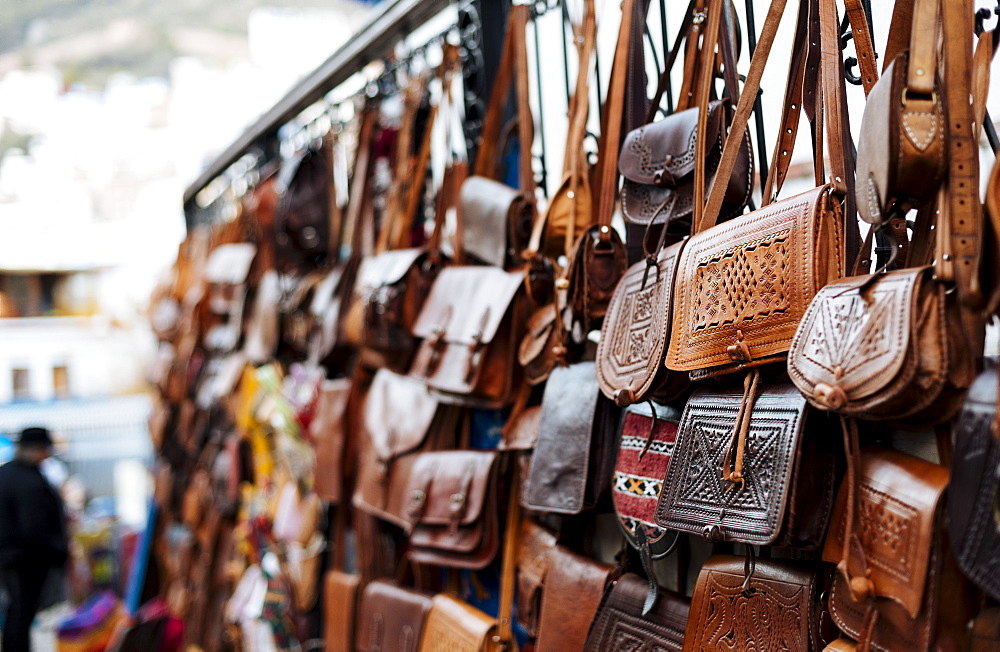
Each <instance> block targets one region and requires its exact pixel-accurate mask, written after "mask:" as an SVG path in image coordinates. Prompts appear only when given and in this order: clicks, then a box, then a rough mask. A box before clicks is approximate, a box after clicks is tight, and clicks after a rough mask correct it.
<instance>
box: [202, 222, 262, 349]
mask: <svg viewBox="0 0 1000 652" xmlns="http://www.w3.org/2000/svg"><path fill="white" fill-rule="evenodd" d="M256 256H257V247H255V246H254V245H252V244H250V243H248V242H243V243H234V244H224V245H219V246H218V247H216V248H215V249H213V250H212V253H211V254H209V256H208V261H207V262H206V263H205V277H204V278H205V283H206V286H205V299H204V304H203V305H204V307H205V310H204V313H203V315H202V320H201V321H202V329H203V332H204V335H203V337H202V345H203V346H204V347H205V348H206V349H207V350H209V351H212V352H214V353H228V352H230V351H233V350H235V349H236V347H237V346H239V344H240V341H241V339H242V337H243V320H244V312H245V308H246V298H247V290H248V277H249V276H250V268H251V267H252V266H253V262H254V260H255V258H256Z"/></svg>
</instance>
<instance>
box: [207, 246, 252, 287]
mask: <svg viewBox="0 0 1000 652" xmlns="http://www.w3.org/2000/svg"><path fill="white" fill-rule="evenodd" d="M256 255H257V247H256V246H255V245H252V244H250V243H249V242H240V243H234V244H224V245H219V246H218V247H216V248H215V249H213V250H212V253H210V254H209V255H208V262H206V263H205V281H206V282H208V283H218V284H225V285H239V284H241V283H245V282H246V280H247V276H248V275H249V274H250V266H251V265H252V264H253V259H254V256H256Z"/></svg>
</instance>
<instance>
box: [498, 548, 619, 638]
mask: <svg viewBox="0 0 1000 652" xmlns="http://www.w3.org/2000/svg"><path fill="white" fill-rule="evenodd" d="M548 558H549V572H548V574H547V575H546V581H545V589H544V591H543V592H542V604H541V620H540V622H539V626H538V640H537V641H536V643H535V650H537V652H558V651H560V650H582V649H583V646H584V644H585V643H586V641H587V633H588V632H589V630H590V625H591V623H592V622H593V620H594V618H595V616H596V615H597V610H598V608H599V607H600V606H601V600H602V598H603V596H604V589H605V587H607V585H608V583H609V582H612V581H614V580H615V579H617V578H618V575H619V574H620V573H621V569H620V568H618V567H617V566H611V565H609V564H602V563H600V562H597V561H594V560H593V559H589V558H587V557H583V556H581V555H578V554H576V553H575V552H573V551H571V550H568V549H567V548H564V547H563V546H555V547H553V548H552V549H551V550H549V555H548ZM520 614H521V612H520V611H518V617H520Z"/></svg>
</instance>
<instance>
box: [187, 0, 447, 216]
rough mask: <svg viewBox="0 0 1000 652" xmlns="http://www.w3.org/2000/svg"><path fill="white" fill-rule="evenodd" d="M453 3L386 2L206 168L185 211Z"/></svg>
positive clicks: (442, 0)
mask: <svg viewBox="0 0 1000 652" xmlns="http://www.w3.org/2000/svg"><path fill="white" fill-rule="evenodd" d="M451 2H452V0H387V1H386V2H384V3H383V4H381V5H379V6H378V10H379V12H380V13H379V14H378V15H377V16H374V17H373V18H372V19H371V20H370V21H369V22H368V23H367V24H366V25H365V26H364V27H363V28H362V29H361V30H360V31H359V32H358V34H357V35H356V36H355V37H353V38H352V39H351V40H350V41H348V42H347V43H345V44H344V45H343V47H341V48H340V49H339V50H337V51H336V52H334V53H333V54H332V55H330V58H328V59H327V60H326V61H324V62H323V63H322V64H321V65H320V66H319V67H318V68H317V69H316V70H314V71H313V72H312V73H310V74H309V75H308V76H307V77H305V78H304V79H303V80H302V81H300V82H299V83H298V84H296V85H295V86H294V87H292V89H291V90H290V91H288V93H287V94H286V95H285V96H284V97H283V98H281V99H280V100H279V101H278V102H277V104H275V105H274V106H273V107H272V108H271V109H270V110H269V111H268V112H267V113H265V114H264V115H262V116H261V117H260V118H258V119H257V121H256V122H254V123H253V124H252V125H250V126H249V127H247V129H246V130H245V131H244V132H243V133H242V134H241V135H240V137H239V138H237V139H236V140H235V141H234V142H233V143H232V144H231V145H230V146H229V147H227V148H226V149H225V150H224V151H223V152H222V153H221V154H219V155H218V156H217V157H216V158H215V160H214V161H212V163H211V164H210V165H209V166H208V167H206V168H205V170H204V171H202V173H201V174H200V175H198V178H197V179H195V180H194V182H192V183H191V185H189V186H188V187H187V189H186V190H185V191H184V207H185V212H188V207H189V204H191V203H192V202H193V201H194V198H195V196H196V195H197V194H198V193H199V192H201V190H202V189H203V188H205V187H206V186H207V185H208V184H209V183H211V182H212V181H213V180H214V179H215V178H217V177H218V176H220V175H221V174H222V173H224V172H225V171H226V169H227V168H229V166H230V165H232V164H233V163H235V162H236V161H237V160H238V159H239V158H240V157H241V156H242V155H243V154H245V153H246V152H247V151H248V150H249V149H250V148H252V147H254V146H258V145H260V144H261V143H263V142H266V141H268V140H273V139H276V138H277V133H278V129H279V128H280V127H281V126H282V125H284V124H285V123H287V122H289V121H290V120H292V119H293V118H294V117H295V116H297V115H298V114H299V113H301V112H302V111H303V110H305V109H306V108H308V107H309V106H310V105H312V104H314V103H315V102H318V101H319V100H321V99H323V97H324V96H325V95H326V94H327V93H328V92H330V90H332V89H333V88H336V87H337V86H338V85H339V84H341V83H342V82H344V81H346V80H347V79H348V78H349V77H350V76H351V75H353V74H355V73H356V72H358V71H359V70H361V68H362V67H363V66H365V65H366V64H368V63H369V62H370V61H372V60H374V59H376V58H378V57H381V56H384V55H386V54H387V53H388V52H389V51H390V50H391V48H392V47H393V46H394V45H395V44H396V43H397V42H398V40H399V39H400V38H401V37H403V36H406V35H407V34H409V33H411V32H412V31H414V30H415V29H417V28H418V27H420V26H421V25H423V24H424V23H425V22H427V21H428V20H430V19H431V18H433V17H434V16H436V15H437V14H438V13H440V12H441V11H442V10H443V9H444V8H446V7H447V6H448V5H449V4H451Z"/></svg>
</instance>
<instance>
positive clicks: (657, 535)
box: [611, 401, 679, 558]
mask: <svg viewBox="0 0 1000 652" xmlns="http://www.w3.org/2000/svg"><path fill="white" fill-rule="evenodd" d="M654 409H655V410H656V412H655V413H654V412H653V410H654ZM654 414H655V421H654ZM678 416H679V414H678V411H677V410H676V409H674V408H671V407H667V406H664V405H658V404H656V403H653V402H651V401H647V402H645V403H637V404H635V405H632V406H629V407H628V408H627V409H626V410H625V413H624V414H623V415H622V420H621V428H620V430H621V436H620V438H619V440H618V457H617V459H616V460H615V469H614V479H613V480H612V487H611V497H612V502H613V503H614V507H615V514H616V515H617V516H618V523H619V525H620V526H621V528H622V532H623V533H624V534H625V537H626V538H627V539H628V540H629V542H630V543H631V544H632V545H633V546H636V547H639V546H641V544H642V542H643V541H645V542H646V543H647V544H648V545H649V551H650V554H651V555H652V556H653V557H654V558H656V557H659V556H661V555H663V554H666V552H667V550H668V546H669V544H670V543H671V542H672V541H673V540H674V536H675V535H673V534H671V533H668V532H667V530H665V529H664V528H662V527H660V526H659V525H657V524H656V522H655V519H654V513H655V511H656V501H657V498H658V497H659V494H660V487H661V484H662V478H663V476H664V475H665V474H666V472H667V469H668V465H669V464H670V460H671V456H672V454H673V452H674V446H675V440H676V438H677V419H678ZM640 529H641V530H643V532H642V533H641V535H640V533H639V530H640Z"/></svg>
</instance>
